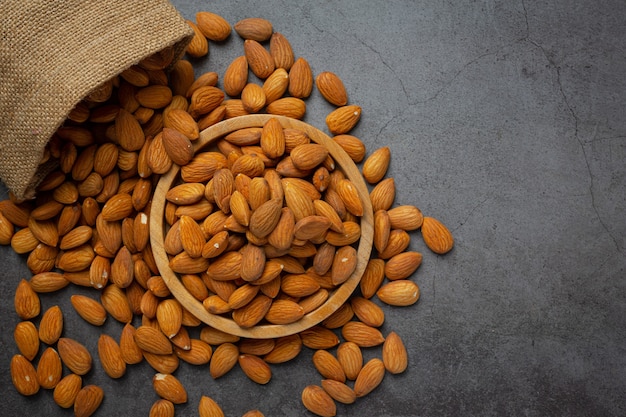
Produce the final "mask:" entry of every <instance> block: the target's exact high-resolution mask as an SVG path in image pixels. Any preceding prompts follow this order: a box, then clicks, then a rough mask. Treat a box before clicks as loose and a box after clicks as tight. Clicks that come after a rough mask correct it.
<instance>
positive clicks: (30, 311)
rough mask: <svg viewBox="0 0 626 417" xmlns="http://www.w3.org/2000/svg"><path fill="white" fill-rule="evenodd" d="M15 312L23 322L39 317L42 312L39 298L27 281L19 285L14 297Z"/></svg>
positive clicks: (22, 281)
mask: <svg viewBox="0 0 626 417" xmlns="http://www.w3.org/2000/svg"><path fill="white" fill-rule="evenodd" d="M14 305H15V311H16V312H17V315H18V316H19V318H21V319H22V320H28V319H32V318H34V317H37V316H38V315H39V313H40V311H41V302H40V301H39V296H38V295H37V293H36V292H35V291H33V288H32V287H31V285H30V283H29V282H28V281H26V280H25V279H23V280H21V281H20V283H19V284H18V285H17V289H16V290H15V297H14Z"/></svg>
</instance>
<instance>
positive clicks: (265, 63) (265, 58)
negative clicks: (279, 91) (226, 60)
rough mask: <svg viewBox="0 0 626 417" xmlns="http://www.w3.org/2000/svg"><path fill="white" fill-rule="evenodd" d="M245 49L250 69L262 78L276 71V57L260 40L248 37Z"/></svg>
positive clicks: (244, 45)
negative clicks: (273, 57) (274, 57)
mask: <svg viewBox="0 0 626 417" xmlns="http://www.w3.org/2000/svg"><path fill="white" fill-rule="evenodd" d="M243 49H244V53H245V56H246V59H247V60H248V67H249V68H250V71H252V73H253V74H254V75H256V76H257V77H259V78H260V79H262V80H264V79H266V78H267V77H269V76H270V75H272V73H273V72H274V68H275V66H274V59H272V56H271V55H270V53H269V52H268V51H267V49H265V48H264V47H263V45H261V44H260V43H259V42H257V41H255V40H252V39H246V40H245V41H244V43H243Z"/></svg>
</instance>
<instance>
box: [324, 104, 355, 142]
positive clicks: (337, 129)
mask: <svg viewBox="0 0 626 417" xmlns="http://www.w3.org/2000/svg"><path fill="white" fill-rule="evenodd" d="M360 118H361V107H359V106H357V105H354V104H352V105H347V106H341V107H338V108H337V109H335V110H333V111H332V112H330V114H329V115H328V116H326V126H327V127H328V130H329V131H330V133H332V134H333V135H341V134H346V133H348V132H349V131H350V130H352V128H353V127H354V126H355V125H356V124H357V122H358V121H359V119H360Z"/></svg>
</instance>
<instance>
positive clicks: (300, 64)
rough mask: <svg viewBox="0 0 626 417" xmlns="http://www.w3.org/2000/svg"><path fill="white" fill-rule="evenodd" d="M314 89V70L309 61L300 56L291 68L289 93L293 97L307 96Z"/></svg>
mask: <svg viewBox="0 0 626 417" xmlns="http://www.w3.org/2000/svg"><path fill="white" fill-rule="evenodd" d="M312 90H313V72H312V71H311V66H310V65H309V62H308V61H307V60H306V59H304V58H303V57H299V58H298V59H296V61H295V62H294V63H293V65H292V66H291V69H290V70H289V88H288V91H289V94H290V95H291V96H292V97H297V98H307V97H309V96H310V95H311V91H312Z"/></svg>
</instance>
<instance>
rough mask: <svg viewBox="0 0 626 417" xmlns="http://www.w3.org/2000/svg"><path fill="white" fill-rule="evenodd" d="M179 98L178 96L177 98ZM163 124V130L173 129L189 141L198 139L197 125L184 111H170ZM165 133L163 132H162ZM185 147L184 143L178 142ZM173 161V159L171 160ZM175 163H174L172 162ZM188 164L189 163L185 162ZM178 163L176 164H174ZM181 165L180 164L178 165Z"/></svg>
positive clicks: (166, 144)
mask: <svg viewBox="0 0 626 417" xmlns="http://www.w3.org/2000/svg"><path fill="white" fill-rule="evenodd" d="M177 97H180V96H177ZM163 123H164V125H165V128H170V129H174V130H175V131H177V132H180V133H181V134H183V135H184V136H185V137H186V138H187V139H189V140H190V141H193V140H196V139H198V137H199V135H200V132H199V128H198V123H196V121H195V120H194V119H193V117H191V115H190V114H189V113H187V111H186V110H183V109H171V110H169V111H168V112H167V113H166V116H164V117H163ZM164 133H165V131H164ZM180 142H183V143H184V144H185V145H186V142H184V141H182V140H180ZM165 146H166V150H167V149H168V140H167V139H166V140H165ZM172 159H173V158H172ZM174 162H176V161H174ZM187 162H189V161H187ZM176 163H178V162H176ZM179 165H181V164H179Z"/></svg>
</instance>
